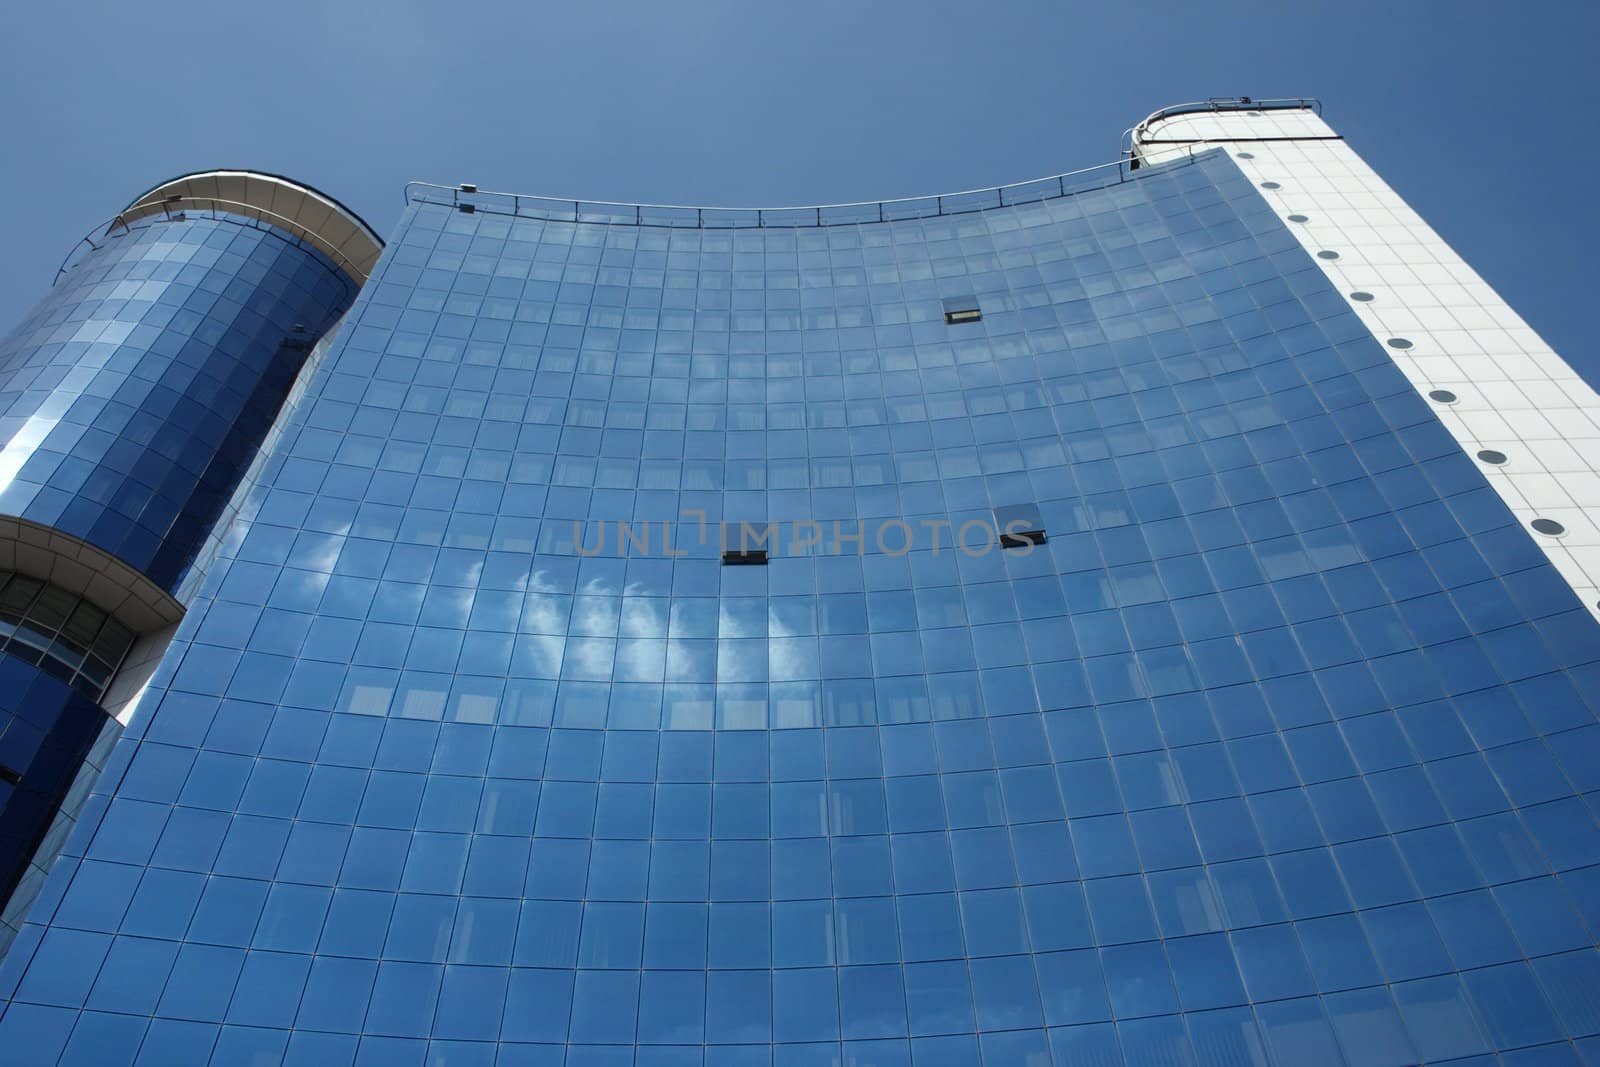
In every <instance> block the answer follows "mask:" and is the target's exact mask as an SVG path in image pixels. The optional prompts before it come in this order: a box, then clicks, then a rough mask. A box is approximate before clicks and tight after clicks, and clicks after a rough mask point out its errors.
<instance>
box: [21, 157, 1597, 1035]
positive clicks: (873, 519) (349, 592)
mask: <svg viewBox="0 0 1600 1067" xmlns="http://www.w3.org/2000/svg"><path fill="white" fill-rule="evenodd" d="M466 199H471V198H470V197H468V198H466ZM473 206H474V207H475V210H473V211H471V212H470V213H469V212H465V211H462V210H459V209H458V208H457V207H456V206H454V205H453V204H451V203H428V202H416V203H413V204H412V205H411V206H410V207H409V208H408V209H407V212H406V214H405V216H404V218H403V219H402V221H401V223H400V225H399V227H398V229H397V231H396V233H395V234H394V236H393V239H392V240H391V242H390V244H389V245H388V247H387V250H386V251H385V253H384V256H383V259H382V261H381V262H380V264H379V266H378V268H377V270H376V271H375V273H374V274H373V277H372V278H371V280H370V281H369V282H368V284H367V285H366V287H365V288H364V289H363V291H362V294H361V296H360V297H359V299H358V300H357V303H356V305H355V307H354V308H353V309H352V311H351V313H350V315H349V317H348V320H347V326H346V328H345V329H344V330H343V331H342V332H341V335H340V337H339V339H338V340H337V341H336V342H335V343H334V346H333V347H332V349H331V350H330V351H329V353H328V355H327V357H326V359H325V360H324V361H323V363H322V364H321V366H320V367H319V368H318V370H317V372H316V375H315V377H314V378H313V379H312V381H311V383H310V386H309V390H308V393H307V396H306V399H305V402H304V403H303V404H301V405H300V406H299V407H298V408H297V409H296V410H295V412H294V414H293V417H292V422H291V423H290V424H289V426H288V429H287V432H286V433H285V434H284V436H283V438H282V441H281V443H280V445H279V447H278V448H277V449H276V450H275V452H274V454H273V455H272V456H271V458H270V460H269V461H268V463H267V466H266V468H265V470H264V472H263V476H262V479H261V482H260V484H259V486H258V487H257V490H256V491H255V493H254V495H253V496H252V498H251V501H250V504H249V506H248V507H247V508H246V510H245V513H244V514H243V516H242V517H241V520H240V523H239V524H238V525H237V526H236V527H235V529H234V530H233V531H232V533H231V535H230V537H229V539H228V545H227V547H226V549H225V551H224V553H223V555H222V558H221V559H219V561H218V563H217V564H216V566H215V568H214V570H213V571H212V572H211V574H210V576H209V578H208V580H207V582H206V585H205V587H204V588H203V590H202V592H201V594H200V596H199V597H198V599H197V600H196V602H195V604H194V605H193V607H192V608H191V610H190V613H189V615H188V617H187V619H186V621H185V622H184V624H183V627H182V629H181V631H180V633H179V635H178V638H177V640H176V641H175V643H174V645H173V647H172V649H171V651H170V652H169V653H168V655H167V657H166V659H165V660H164V662H163V666H162V668H161V669H160V670H159V671H158V673H157V676H156V679H155V682H154V689H155V693H154V694H153V697H152V698H151V699H150V700H149V703H148V704H147V709H148V708H153V710H146V711H145V712H144V713H143V714H142V715H141V717H140V718H139V719H137V720H136V721H135V722H134V724H133V725H132V727H131V728H130V730H129V733H128V734H127V736H125V737H124V739H123V741H122V742H121V744H120V745H119V747H118V749H117V752H116V754H115V756H114V757H113V760H112V764H111V766H110V767H109V768H108V769H107V771H106V773H105V775H104V776H103V777H102V779H101V783H100V786H99V789H98V792H97V795H96V796H95V797H94V798H93V800H92V801H91V805H90V810H89V811H87V812H86V813H85V817H84V818H83V820H82V821H81V823H80V827H79V831H78V832H77V834H76V836H75V837H74V839H73V841H72V842H71V843H70V844H69V846H68V848H67V850H66V851H65V853H64V854H63V857H62V859H61V860H60V861H59V862H58V864H57V866H56V868H55V871H54V874H53V875H52V878H51V881H50V884H49V886H48V888H47V889H46V892H45V893H44V895H43V896H41V898H40V900H39V901H38V903H37V904H36V906H35V908H34V910H33V912H32V914H31V916H30V922H29V924H28V925H27V926H25V927H24V930H23V933H22V935H21V936H20V937H19V939H18V941H17V942H16V944H15V945H14V946H13V948H12V950H11V952H10V954H9V955H8V956H7V958H6V959H5V961H4V964H3V966H0V995H3V996H4V997H6V998H8V1003H7V1006H6V1008H5V1013H4V1016H3V1018H0V1048H7V1049H12V1050H21V1053H22V1056H23V1058H24V1059H25V1060H26V1061H27V1062H38V1063H49V1062H57V1061H59V1062H61V1063H72V1064H80V1063H93V1064H109V1063H140V1064H176V1063H206V1062H211V1063H217V1064H224V1063H226V1064H234V1063H243V1062H263V1063H276V1062H285V1063H293V1064H305V1065H318V1067H322V1065H327V1064H397V1063H406V1064H449V1065H452V1067H454V1065H458V1064H466V1065H477V1064H483V1065H488V1064H500V1065H541V1067H542V1065H556V1064H564V1065H567V1067H612V1065H623V1064H632V1065H638V1067H669V1065H670V1067H679V1065H696V1067H745V1065H756V1064H759V1065H763V1067H769V1065H771V1067H812V1065H818V1067H820V1065H832V1067H867V1065H910V1064H915V1065H917V1067H944V1065H966V1064H977V1063H980V1062H981V1063H986V1064H991V1065H993V1064H1006V1065H1010V1064H1029V1065H1042V1064H1052V1063H1053V1064H1079V1063H1086V1064H1099V1063H1107V1064H1114V1063H1123V1062H1126V1063H1133V1064H1206V1065H1212V1064H1219V1065H1220V1064H1253V1063H1267V1062H1274V1063H1281V1064H1293V1065H1301V1064H1323V1063H1326V1064H1340V1063H1344V1064H1351V1065H1366V1064H1384V1063H1392V1064H1405V1063H1417V1062H1446V1061H1450V1062H1456V1061H1459V1062H1470V1063H1488V1062H1497V1061H1499V1062H1506V1063H1518V1064H1532V1063H1538V1064H1546V1063H1548V1064H1578V1063H1582V1062H1585V1059H1586V1058H1587V1060H1588V1061H1590V1062H1592V1061H1593V1060H1595V1059H1596V1058H1600V1045H1597V1044H1596V1040H1595V1035H1596V1034H1600V958H1597V956H1596V952H1595V947H1594V936H1595V931H1596V929H1600V882H1597V879H1600V866H1597V864H1600V826H1597V824H1596V821H1595V816H1594V812H1593V810H1592V793H1591V791H1592V790H1594V789H1595V788H1596V787H1597V786H1600V727H1597V725H1596V721H1595V715H1596V711H1597V704H1600V673H1597V672H1600V628H1597V626H1596V624H1595V622H1594V620H1593V619H1592V618H1591V617H1590V616H1589V615H1588V614H1587V613H1586V612H1584V611H1583V610H1582V609H1581V607H1580V605H1579V604H1578V603H1577V601H1576V599H1575V597H1574V595H1573V594H1572V592H1571V590H1570V588H1569V587H1568V586H1567V585H1566V584H1565V583H1564V582H1563V581H1562V580H1561V579H1560V577H1559V576H1558V575H1557V574H1556V572H1555V571H1554V570H1553V569H1552V568H1551V566H1550V565H1549V563H1548V562H1547V560H1546V557H1545V556H1544V555H1543V554H1542V553H1541V552H1540V551H1539V549H1538V548H1537V547H1536V546H1535V545H1534V544H1533V543H1532V541H1531V539H1530V538H1529V536H1528V534H1527V533H1526V532H1525V531H1524V530H1522V529H1521V528H1520V527H1519V525H1518V524H1517V523H1516V522H1515V521H1514V519H1513V517H1512V516H1511V514H1510V513H1509V512H1508V511H1507V509H1506V507H1505V506H1504V504H1503V503H1502V502H1501V500H1500V498H1499V497H1498V496H1497V495H1496V494H1495V493H1494V492H1493V491H1492V490H1491V489H1490V487H1489V486H1488V485H1487V484H1486V483H1485V481H1484V479H1483V477H1482V475H1481V474H1480V473H1479V472H1478V470H1477V469H1476V468H1475V466H1474V465H1473V464H1472V463H1471V461H1470V460H1468V458H1467V457H1466V456H1465V455H1464V454H1462V452H1461V450H1460V448H1459V446H1458V445H1457V444H1456V443H1455V441H1454V440H1453V439H1452V438H1451V437H1450V435H1449V434H1448V432H1447V431H1446V430H1445V429H1444V427H1443V426H1442V425H1441V424H1440V423H1439V421H1438V420H1437V418H1436V417H1435V416H1434V415H1433V414H1432V412H1430V410H1429V409H1428V407H1427V405H1426V403H1425V402H1424V401H1423V400H1422V399H1421V398H1420V397H1419V396H1418V395H1417V394H1416V392H1415V391H1414V390H1413V388H1412V387H1411V386H1410V385H1409V384H1408V382H1407V381H1406V379H1405V378H1404V377H1403V376H1402V375H1401V374H1400V373H1399V372H1398V370H1397V369H1396V368H1395V366H1394V365H1393V363H1392V362H1391V360H1390V358H1389V357H1388V356H1387V355H1386V353H1385V349H1384V347H1383V345H1381V344H1380V343H1379V342H1378V341H1377V340H1375V339H1374V338H1373V337H1372V336H1371V335H1370V334H1369V333H1368V332H1367V330H1366V329H1365V327H1364V326H1362V324H1361V323H1360V322H1359V321H1358V320H1357V318H1356V317H1355V315H1354V314H1353V313H1352V312H1351V311H1350V310H1349V308H1348V305H1347V304H1346V303H1345V300H1344V298H1343V297H1342V296H1341V295H1340V294H1338V293H1337V292H1335V291H1334V290H1333V289H1332V288H1331V287H1330V285H1329V284H1328V282H1327V280H1326V278H1325V276H1324V275H1323V274H1322V273H1321V272H1320V271H1318V270H1317V269H1316V268H1315V266H1314V264H1313V262H1312V260H1311V259H1310V258H1309V257H1308V255H1307V254H1306V252H1305V251H1304V250H1303V249H1302V248H1301V246H1300V245H1299V243H1298V242H1297V241H1296V240H1295V239H1294V237H1293V236H1292V235H1290V234H1289V233H1288V232H1286V231H1285V229H1284V228H1283V224H1282V223H1281V222H1280V221H1279V220H1278V218H1277V217H1276V215H1275V214H1274V213H1273V212H1272V211H1271V210H1270V209H1269V208H1268V206H1267V205H1266V203H1265V202H1264V201H1263V200H1262V199H1261V197H1260V194H1259V193H1258V192H1257V191H1256V190H1255V189H1253V188H1252V187H1251V185H1250V183H1249V182H1248V181H1246V180H1245V179H1244V178H1243V176H1242V175H1241V174H1240V173H1239V171H1238V169H1237V167H1236V166H1235V164H1233V163H1232V162H1231V161H1230V160H1229V159H1227V158H1226V157H1225V156H1224V155H1222V154H1220V153H1216V152H1213V153H1208V154H1203V155H1200V156H1197V157H1196V158H1195V159H1194V160H1193V161H1192V162H1190V163H1185V164H1178V165H1168V166H1161V167H1146V168H1142V169H1140V170H1139V171H1138V172H1137V174H1134V175H1132V176H1130V177H1128V178H1127V180H1122V181H1114V182H1112V183H1110V184H1109V185H1108V186H1107V187H1105V188H1101V189H1093V190H1087V191H1082V192H1078V193H1076V194H1074V195H1064V196H1045V197H1044V198H1043V199H1039V200H1037V201H1036V202H1030V203H1023V204H1013V205H1009V206H993V207H989V208H984V209H979V210H972V211H969V212H965V213H961V214H950V215H940V216H937V217H930V218H906V219H899V220H889V221H878V220H877V219H876V218H873V219H871V220H864V221H861V222H853V223H840V224H837V225H827V226H778V225H766V226H761V227H751V228H731V229H719V228H715V227H709V226H703V227H702V226H687V227H681V228H672V227H665V226H650V225H636V224H633V222H632V221H631V220H629V219H626V218H621V217H616V218H609V219H607V220H605V221H570V220H567V221H564V220H560V219H553V218H552V219H540V218H535V217H526V216H519V215H515V214H510V213H507V212H506V211H504V210H501V205H499V204H497V203H495V202H491V201H488V200H485V201H483V202H481V203H475V204H474V205H473ZM963 296H973V297H976V304H977V306H978V308H979V310H980V311H981V318H979V319H978V320H977V321H966V322H956V323H953V324H952V323H949V322H947V321H946V318H945V313H946V306H945V303H944V301H945V298H950V297H963ZM1019 505H1020V506H1026V505H1032V506H1033V507H1036V508H1037V511H1038V515H1039V517H1040V519H1042V523H1043V526H1044V528H1045V531H1046V533H1047V540H1046V541H1045V542H1044V543H1043V544H1038V545H1035V544H1032V543H1031V542H1029V543H1027V544H1025V545H1022V546H1019V547H1017V548H1011V549H1006V550H1000V549H998V548H995V547H994V540H993V536H992V535H993V533H994V530H993V525H994V523H995V521H996V514H995V509H1005V508H1010V507H1012V506H1019ZM1025 510H1026V509H1025ZM1003 513H1004V514H1012V512H1003ZM623 520H626V521H628V522H629V523H630V526H629V530H628V531H627V535H626V536H623V531H621V530H620V529H619V528H618V526H617V523H618V522H619V521H623ZM724 522H735V523H739V522H744V523H750V524H756V525H760V526H762V527H763V528H765V527H766V526H768V525H772V526H775V527H777V529H778V539H779V540H778V543H777V544H776V546H775V547H774V548H773V550H772V552H771V557H770V559H769V561H768V562H767V564H766V565H764V566H728V565H725V564H724V563H723V562H722V560H721V559H720V557H719V552H720V549H721V545H720V544H719V543H718V538H717V537H716V536H715V531H716V530H717V524H719V523H724ZM644 524H648V525H644ZM810 524H816V525H815V526H814V527H813V526H812V525H810ZM663 529H666V530H667V531H668V534H669V536H667V537H666V538H665V540H664V539H663ZM707 529H709V530H711V531H712V535H711V536H702V531H703V530H707ZM641 531H642V536H643V537H645V538H648V539H649V541H648V545H647V544H645V543H643V542H642V541H641ZM902 531H905V532H902ZM984 531H987V533H984ZM813 533H815V535H816V537H817V538H818V539H819V540H820V542H821V543H820V544H814V545H811V546H810V547H801V546H799V545H797V542H801V541H808V540H810V539H811V537H812V535H813ZM980 534H982V536H980ZM857 535H859V537H858V536H857ZM907 536H909V538H910V543H909V550H908V551H904V550H902V546H903V545H905V544H906V541H905V538H906V537H907ZM936 536H938V537H939V538H940V540H939V541H938V542H937V543H936V541H935V537H936ZM957 541H960V542H962V544H963V545H964V546H965V547H959V546H957V545H956V544H955V542H957Z"/></svg>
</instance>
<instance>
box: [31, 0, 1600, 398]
mask: <svg viewBox="0 0 1600 1067" xmlns="http://www.w3.org/2000/svg"><path fill="white" fill-rule="evenodd" d="M1597 37H1600V7H1596V6H1595V5H1590V4H1577V3H1571V2H1570V0H1567V2H1548V0H1532V2H1524V3H1521V4H1517V5H1515V6H1507V5H1505V4H1503V3H1488V2H1479V0H1454V2H1451V3H1445V2H1444V0H1412V2H1400V3H1396V2H1395V0H1381V2H1374V0H1343V2H1340V3H1337V4H1334V3H1306V2H1304V0H1278V2H1276V3H1266V2H1260V0H1209V2H1205V3H1196V2H1194V0H1187V2H1183V3H1173V2H1165V0H1161V2H1154V0H1140V2H1134V0H1098V2H1096V3H1092V4H1086V3H1080V2H1076V0H1053V2H1048V0H1046V2H1016V0H997V2H993V3H989V4H976V3H972V2H970V0H969V2H966V3H960V4H957V3H949V2H946V0H924V2H921V3H911V2H904V0H813V2H811V3H808V4H795V3H786V4H780V3H773V2H770V0H699V2H689V3H683V2H680V3H670V2H663V0H654V2H643V0H590V2H588V3H583V4H565V5H555V4H540V3H537V2H529V0H522V2H506V0H482V2H479V3H473V4H452V3H446V2H444V0H429V2H418V0H278V2H276V3H274V4H272V5H265V4H232V3H227V2H224V3H216V2H215V0H212V2H208V3H199V2H195V0H146V2H143V3H138V4H131V3H128V2H127V0H116V2H107V0H79V2H78V3H75V4H71V5H66V4H18V3H13V4H6V5H5V6H4V10H3V12H0V99H4V100H6V101H7V102H8V103H7V108H6V116H5V119H4V121H3V122H0V130H3V131H4V145H5V151H4V152H3V153H0V200H3V203H4V204H5V205H6V206H5V210H4V213H3V215H0V329H9V328H10V326H11V325H12V324H14V323H15V322H16V321H17V319H18V318H19V317H20V316H21V315H22V313H23V312H24V311H25V310H26V309H27V307H28V306H29V305H30V304H31V303H32V302H33V301H34V300H35V299H37V297H38V296H39V295H40V294H41V293H43V291H44V290H45V289H46V287H47V286H48V285H49V284H50V281H51V279H52V277H53V276H54V273H55V270H56V267H57V265H58V263H59V262H60V260H61V258H62V256H63V255H64V254H65V253H66V251H67V250H68V249H69V248H70V247H71V245H72V244H73V242H74V241H76V240H77V238H78V237H79V236H81V235H82V234H83V233H84V231H86V230H88V229H89V228H90V227H91V226H92V225H94V224H95V223H96V222H99V221H102V220H104V219H105V218H107V217H109V216H111V215H113V214H115V213H116V211H117V210H118V209H119V208H121V207H122V206H123V205H124V204H125V203H126V202H127V201H128V200H129V199H131V198H132V197H133V196H135V195H137V194H138V193H140V192H142V191H143V190H144V189H145V188H147V187H149V186H150V185H152V184H155V183H156V182H158V181H160V180H162V179H165V178H168V177H171V176H173V175H176V174H179V173H182V172H185V171H189V170H196V169H202V168H208V167H249V168H257V169H261V170H267V171H272V172H276V173H281V174H286V175H289V176H291V177H295V178H299V179H301V180H304V181H307V182H310V183H311V184H313V185H316V186H318V187H319V188H322V189H324V190H326V191H328V192H329V193H331V194H333V195H334V196H337V197H339V198H340V199H341V200H343V201H344V202H345V203H346V204H348V205H350V206H351V207H352V208H354V209H355V210H356V211H358V212H360V213H361V214H362V215H363V216H365V217H366V219H367V220H368V221H369V222H371V223H372V224H373V225H374V226H375V227H376V228H377V229H378V230H379V232H384V231H386V230H387V229H388V228H389V227H390V226H391V225H392V224H393V223H394V221H395V219H396V218H397V216H398V213H399V210H400V206H401V187H402V186H403V185H404V183H405V182H406V181H407V180H408V179H412V178H422V179H428V180H433V181H440V182H451V183H453V182H459V181H473V182H476V183H478V184H479V185H480V186H481V187H483V188H486V189H504V190H511V191H517V192H530V193H546V194H551V195H558V196H567V195H573V196H581V197H585V198H589V199H607V200H622V201H632V200H649V201H658V202H660V201H664V202H671V203H706V204H733V205H777V204H793V203H813V202H819V201H823V202H826V201H841V200H860V199H877V198H882V197H896V196H908V195H915V194H921V193H935V192H944V191H950V190H956V189H966V188H971V187H975V186H988V185H995V184H999V183H1002V182H1008V181H1015V180H1020V179H1026V178H1033V177H1038V176H1041V175H1047V174H1053V173H1056V172H1058V171H1062V170H1069V169H1072V168H1076V167H1081V166H1088V165H1090V164H1094V163H1099V162H1103V161H1106V160H1109V159H1112V158H1114V156H1115V154H1116V151H1117V146H1118V137H1119V135H1120V133H1121V132H1122V130H1123V129H1125V128H1126V127H1127V126H1129V125H1132V124H1133V123H1134V122H1136V121H1137V120H1139V119H1140V118H1142V117H1143V116H1144V115H1145V114H1147V113H1148V112H1150V111H1152V110H1153V109H1155V108H1157V107H1160V106H1163V105H1166V104H1172V103H1177V102H1180V101H1185V100H1195V99H1202V98H1205V97H1208V96H1231V95H1238V94H1241V93H1243V94H1248V95H1251V96H1257V97H1267V96H1301V95H1306V96H1319V97H1321V98H1322V99H1323V101H1324V103H1325V105H1326V117H1327V118H1328V119H1329V121H1331V122H1332V123H1333V124H1334V125H1335V127H1336V128H1338V129H1339V130H1340V131H1341V132H1342V133H1344V134H1345V135H1346V136H1347V137H1348V138H1349V140H1350V141H1351V142H1352V144H1353V145H1354V146H1355V148H1356V149H1357V150H1358V151H1359V152H1361V153H1362V155H1364V156H1365V157H1366V158H1367V160H1368V161H1369V162H1371V163H1372V164H1373V165H1374V166H1375V167H1376V168H1377V169H1378V170H1379V171H1380V173H1382V174H1383V175H1384V176H1385V177H1386V178H1387V179H1388V180H1389V181H1390V183H1391V184H1392V185H1394V186H1395V187H1396V188H1397V189H1398V190H1399V191H1400V193H1401V194H1402V195H1403V196H1405V197H1406V198H1407V199H1408V200H1409V201H1410V202H1411V203H1412V204H1413V206H1415V207H1416V208H1417V209H1418V210H1419V211H1420V212H1421V213H1422V214H1423V216H1424V217H1425V218H1427V219H1428V220H1429V221H1430V222H1431V223H1432V224H1433V225H1434V226H1435V227H1436V228H1437V229H1438V230H1439V231H1441V232H1442V233H1443V235H1444V236H1445V238H1446V239H1447V240H1448V241H1450V242H1451V243H1452V244H1453V245H1454V246H1455V247H1456V248H1457V250H1458V251H1460V252H1461V253H1462V255H1463V256H1464V257H1465V258H1466V259H1467V260H1468V261H1469V262H1470V263H1472V264H1473V265H1474V266H1475V267H1476V268H1477V269H1478V270H1479V271H1480V272H1481V273H1482V274H1483V275H1484V276H1485V277H1486V278H1487V279H1488V280H1489V282H1490V283H1491V284H1492V285H1494V286H1495V287H1496V288H1497V289H1498V290H1499V291H1500V292H1501V294H1502V295H1503V296H1505V297H1506V299H1507V300H1508V301H1509V302H1510V303H1511V305H1512V306H1513V307H1515V308H1517V309H1518V310H1519V311H1520V312H1521V313H1522V314H1523V315H1524V316H1525V317H1526V318H1527V319H1528V320H1529V321H1530V322H1531V323H1532V324H1533V325H1534V327H1535V328H1536V329H1538V330H1539V331H1540V332H1541V333H1542V334H1543V335H1544V336H1545V338H1546V339H1547V340H1548V341H1550V342H1551V343H1552V344H1553V345H1554V346H1555V347H1556V349H1557V351H1559V352H1561V353H1562V354H1563V355H1564V356H1565V357H1566V358H1567V359H1568V361H1569V362H1571V363H1572V364H1573V365H1574V366H1576V367H1578V369H1579V370H1580V371H1582V372H1583V373H1584V374H1585V375H1586V376H1587V377H1588V378H1589V380H1590V381H1591V382H1600V347H1597V346H1595V345H1594V344H1593V340H1594V330H1593V326H1592V322H1593V319H1592V312H1591V306H1592V304H1593V299H1592V297H1590V296H1589V294H1588V293H1587V288H1588V286H1587V284H1586V283H1591V282H1592V281H1593V280H1594V279H1595V277H1596V271H1595V259H1594V255H1595V253H1594V249H1595V248H1596V247H1597V245H1600V207H1597V204H1596V201H1595V199H1594V198H1593V196H1592V195H1591V194H1590V192H1589V190H1590V188H1591V187H1592V186H1593V184H1594V177H1593V175H1594V165H1595V162H1596V159H1595V154H1596V149H1595V147H1594V139H1593V138H1592V137H1591V136H1588V135H1586V134H1585V132H1584V131H1586V130H1588V129H1589V128H1591V127H1592V125H1593V115H1594V114H1595V110H1596V104H1597V102H1600V79H1597V78H1596V77H1595V76H1594V74H1593V68H1592V58H1593V57H1592V55H1591V54H1590V51H1589V49H1590V47H1591V45H1592V42H1593V41H1594V40H1595V39H1597Z"/></svg>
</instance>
